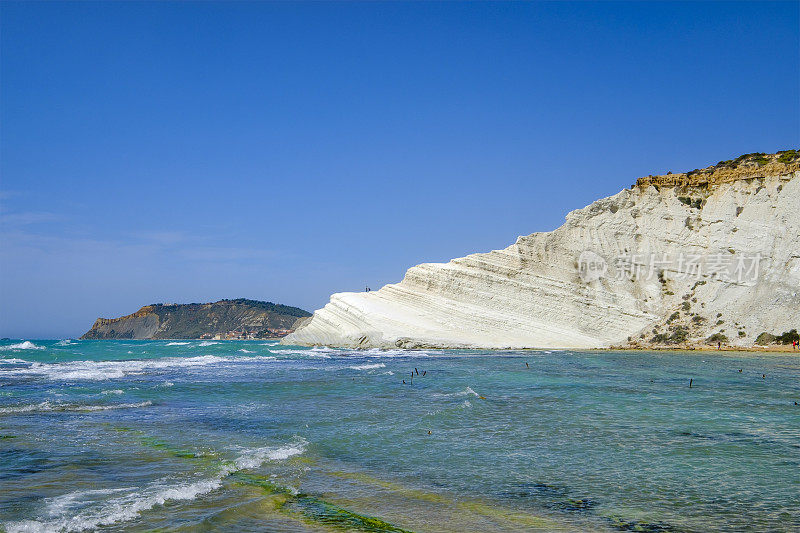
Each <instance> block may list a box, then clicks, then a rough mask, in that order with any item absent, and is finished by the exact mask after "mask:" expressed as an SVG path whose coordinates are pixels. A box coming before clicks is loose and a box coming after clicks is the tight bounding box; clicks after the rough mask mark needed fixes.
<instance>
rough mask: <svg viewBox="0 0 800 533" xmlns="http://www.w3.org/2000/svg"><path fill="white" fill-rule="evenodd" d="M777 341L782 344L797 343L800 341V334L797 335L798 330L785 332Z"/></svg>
mask: <svg viewBox="0 0 800 533" xmlns="http://www.w3.org/2000/svg"><path fill="white" fill-rule="evenodd" d="M775 340H776V341H778V342H779V343H781V344H791V343H793V342H795V341H800V334H798V333H797V330H796V329H793V330H790V331H785V332H784V333H783V335H781V336H780V337H777V338H776V339H775Z"/></svg>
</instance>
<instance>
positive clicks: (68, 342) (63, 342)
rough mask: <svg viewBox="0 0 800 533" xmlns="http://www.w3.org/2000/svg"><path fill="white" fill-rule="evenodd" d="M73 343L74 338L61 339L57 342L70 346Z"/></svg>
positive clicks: (58, 344)
mask: <svg viewBox="0 0 800 533" xmlns="http://www.w3.org/2000/svg"><path fill="white" fill-rule="evenodd" d="M70 344H72V339H61V340H60V341H58V342H57V343H56V346H69V345H70Z"/></svg>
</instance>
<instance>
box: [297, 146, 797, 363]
mask: <svg viewBox="0 0 800 533" xmlns="http://www.w3.org/2000/svg"><path fill="white" fill-rule="evenodd" d="M798 324H800V154H799V153H798V152H797V151H794V150H789V151H785V152H778V153H777V154H771V155H768V154H748V155H745V156H741V157H740V158H738V159H736V160H732V161H723V162H720V163H719V164H718V165H716V166H713V167H708V168H705V169H702V170H695V171H692V172H689V173H683V174H668V175H665V176H648V177H646V178H641V179H639V180H638V181H637V183H636V185H634V186H633V187H632V188H631V189H626V190H623V191H622V192H620V193H618V194H616V195H614V196H611V197H609V198H604V199H602V200H598V201H596V202H594V203H593V204H591V205H589V206H588V207H585V208H583V209H579V210H576V211H573V212H571V213H569V214H568V215H567V218H566V223H565V224H564V225H563V226H561V227H560V228H558V229H556V230H555V231H552V232H549V233H534V234H532V235H528V236H525V237H519V238H518V239H517V242H516V243H515V244H513V245H511V246H509V247H508V248H506V249H504V250H495V251H492V252H489V253H479V254H473V255H469V256H467V257H462V258H459V259H453V260H452V261H450V262H449V263H444V264H438V263H437V264H421V265H418V266H415V267H413V268H411V269H409V270H408V271H407V272H406V275H405V278H404V279H403V280H402V281H401V282H400V283H397V284H390V285H386V286H385V287H383V288H381V289H380V290H378V291H372V292H363V293H339V294H334V295H333V296H332V297H331V299H330V302H329V303H328V304H327V305H326V306H325V307H324V308H323V309H320V310H318V311H316V312H315V313H314V315H313V317H312V318H311V320H309V321H307V322H306V323H305V324H304V325H303V326H301V327H300V328H299V329H297V331H295V332H294V333H293V334H291V335H289V336H288V337H286V338H285V339H284V340H283V341H282V342H284V343H286V344H299V345H326V346H339V347H350V348H393V347H402V348H427V347H432V348H450V347H461V348H593V347H608V346H612V345H618V344H622V343H625V344H628V345H636V344H637V343H641V344H640V345H645V344H665V345H687V344H691V343H700V342H704V341H709V340H710V339H713V341H712V342H714V346H715V347H716V344H717V342H718V341H719V342H730V343H731V344H738V345H752V343H753V341H754V340H755V338H756V337H757V336H758V335H759V334H760V333H762V332H764V331H784V330H788V329H790V327H795V328H796V327H797V325H798Z"/></svg>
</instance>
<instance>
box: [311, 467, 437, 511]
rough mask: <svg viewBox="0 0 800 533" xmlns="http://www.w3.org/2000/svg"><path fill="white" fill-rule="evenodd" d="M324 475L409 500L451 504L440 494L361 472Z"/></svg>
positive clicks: (339, 472)
mask: <svg viewBox="0 0 800 533" xmlns="http://www.w3.org/2000/svg"><path fill="white" fill-rule="evenodd" d="M325 474H326V475H329V476H333V477H337V478H339V479H348V480H353V481H359V482H361V483H364V484H367V485H373V486H376V487H380V488H382V489H386V490H390V491H392V492H396V493H398V494H401V495H403V496H407V497H410V498H414V499H417V500H423V501H427V502H435V503H451V501H450V500H449V499H448V498H446V497H444V496H442V495H441V494H436V493H435V492H425V491H423V490H418V489H410V488H408V487H405V486H403V485H401V484H399V483H393V482H391V481H385V480H382V479H378V478H375V477H372V476H369V475H367V474H364V473H361V472H341V471H334V472H325Z"/></svg>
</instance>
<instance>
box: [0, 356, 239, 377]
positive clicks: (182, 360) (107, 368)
mask: <svg viewBox="0 0 800 533" xmlns="http://www.w3.org/2000/svg"><path fill="white" fill-rule="evenodd" d="M233 360H235V359H232V358H228V357H219V356H215V355H203V356H198V357H167V358H162V359H132V360H125V361H69V362H65V363H38V362H30V363H28V362H25V363H26V364H29V366H28V367H23V368H10V369H2V370H0V376H3V377H9V376H14V377H20V376H37V377H45V378H47V379H50V380H58V381H70V380H90V381H100V380H107V379H119V378H124V377H126V376H129V375H139V374H144V373H146V372H148V371H153V370H162V369H167V368H181V367H201V366H208V365H212V364H216V363H223V362H227V361H233Z"/></svg>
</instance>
